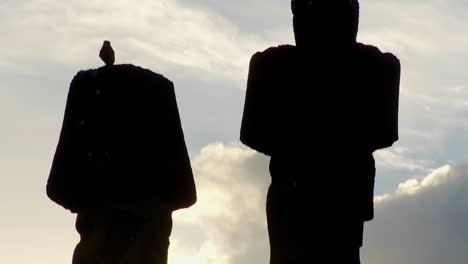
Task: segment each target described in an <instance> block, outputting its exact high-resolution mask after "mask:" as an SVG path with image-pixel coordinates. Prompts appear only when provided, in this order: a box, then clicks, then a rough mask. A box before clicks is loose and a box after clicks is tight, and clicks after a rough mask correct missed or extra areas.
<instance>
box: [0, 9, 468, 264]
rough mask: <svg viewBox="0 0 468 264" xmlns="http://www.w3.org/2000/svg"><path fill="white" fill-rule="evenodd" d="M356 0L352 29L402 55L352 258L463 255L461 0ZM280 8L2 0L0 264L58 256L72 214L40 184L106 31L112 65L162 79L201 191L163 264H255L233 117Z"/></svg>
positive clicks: (467, 211)
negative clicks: (370, 211) (72, 88)
mask: <svg viewBox="0 0 468 264" xmlns="http://www.w3.org/2000/svg"><path fill="white" fill-rule="evenodd" d="M360 3H361V17H360V33H359V36H358V41H360V42H363V43H366V44H372V45H375V46H377V47H379V48H380V49H381V50H382V51H385V52H392V53H394V54H395V55H396V56H398V57H399V59H400V60H401V64H402V79H401V97H400V140H399V141H398V142H397V143H396V144H395V145H394V146H393V147H391V148H389V149H385V150H381V151H378V152H376V153H375V154H374V156H375V158H376V161H377V178H376V189H375V201H376V205H375V209H376V217H375V219H374V220H373V221H372V222H369V223H366V227H365V235H364V239H365V241H364V247H363V248H362V263H363V264H387V263H412V264H423V263H424V264H440V263H446V264H463V263H467V262H468V253H466V252H468V251H467V250H468V231H467V230H468V229H467V228H465V223H468V192H467V191H466V189H467V188H468V154H467V152H466V151H465V149H466V147H465V146H467V145H468V133H467V132H468V122H466V117H465V116H467V114H468V90H467V89H466V84H467V82H468V77H467V75H466V74H465V71H466V69H467V68H468V51H467V49H465V47H468V35H467V34H466V32H468V19H467V18H466V12H467V9H468V3H467V2H466V1H462V0H424V1H422V0H379V1H371V0H361V1H360ZM291 19H292V17H291V14H290V10H289V1H287V0H268V1H267V0H255V1H254V0H237V1H222V2H221V1H215V0H141V1H138V2H135V1H129V0H113V1H103V0H101V1H98V0H88V1H78V0H69V1H53V0H2V1H1V2H0V25H1V26H2V38H1V40H0V43H1V44H0V47H1V52H0V124H1V129H0V182H1V184H0V209H1V211H2V214H1V217H0V234H2V235H1V236H0V263H11V264H30V263H34V264H63V263H70V259H71V255H72V252H73V249H74V246H75V245H76V243H77V242H78V239H79V237H78V235H77V233H76V231H75V230H74V221H75V215H73V214H71V213H69V212H68V211H66V210H64V209H63V208H61V207H60V206H58V205H56V204H54V203H53V202H51V201H50V200H49V199H48V198H47V196H46V194H45V184H46V181H47V177H48V173H49V170H50V165H51V161H52V158H53V154H54V151H55V147H56V144H57V141H58V135H59V133H60V128H61V123H62V119H63V111H64V108H65V100H66V96H67V93H68V86H69V84H70V81H71V79H72V78H73V76H74V75H75V74H76V73H77V72H78V71H80V70H83V69H89V68H97V67H100V66H101V65H102V62H101V61H100V60H99V58H98V52H99V49H100V47H101V44H102V41H103V40H104V39H108V40H110V41H111V42H112V46H113V48H114V50H115V51H116V62H117V63H132V64H135V65H139V66H142V67H144V68H148V69H151V70H153V71H155V72H158V73H161V74H163V75H164V76H166V77H167V78H169V79H171V80H172V81H173V82H174V84H175V89H176V96H177V101H178V105H179V110H180V115H181V119H182V124H183V128H184V133H185V138H186V141H187V146H188V149H189V151H190V156H191V160H192V167H193V171H194V175H195V181H196V184H197V189H198V196H199V200H198V202H197V204H196V205H194V206H193V207H191V208H190V209H187V210H181V211H177V212H175V213H174V228H173V233H172V236H171V246H170V251H169V254H170V256H169V263H170V264H185V263H187V264H201V263H208V264H210V263H216V264H238V263H243V264H257V263H260V264H261V263H268V254H269V248H268V236H267V230H266V217H265V196H266V190H267V188H268V184H269V181H270V178H269V174H268V170H267V168H268V161H269V160H268V157H266V156H263V155H261V154H258V153H256V152H255V151H253V150H250V149H248V148H246V147H244V146H242V144H241V143H240V142H239V128H240V120H241V115H242V109H243V101H244V96H245V85H246V77H247V73H248V64H249V60H250V57H251V56H252V54H254V53H255V52H257V51H262V50H265V49H266V48H268V47H270V46H277V45H280V44H286V43H289V44H293V43H294V42H293V41H294V38H293V33H292V25H291V24H292V23H291ZM329 188H330V192H333V189H332V188H331V187H329ZM337 195H339V194H337ZM343 199H346V197H343Z"/></svg>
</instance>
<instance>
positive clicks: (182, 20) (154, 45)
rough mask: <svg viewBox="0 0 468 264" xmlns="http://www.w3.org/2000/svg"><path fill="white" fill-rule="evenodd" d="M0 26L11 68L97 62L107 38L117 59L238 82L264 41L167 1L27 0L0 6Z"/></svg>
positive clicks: (212, 15)
mask: <svg viewBox="0 0 468 264" xmlns="http://www.w3.org/2000/svg"><path fill="white" fill-rule="evenodd" d="M18 17H20V18H21V19H18ZM0 23H1V24H2V25H3V31H2V35H3V38H2V39H4V40H8V41H3V42H2V47H3V50H4V51H6V52H5V53H3V54H2V55H0V60H1V61H9V65H10V66H11V67H14V65H15V64H16V63H19V62H20V61H22V60H28V61H30V62H31V63H35V62H36V61H41V60H46V61H48V62H49V63H54V64H59V65H62V64H63V65H100V64H101V62H100V61H99V59H98V57H97V53H98V50H99V48H100V45H101V44H102V41H103V40H104V39H109V40H111V42H112V43H113V46H114V49H115V50H116V56H117V62H120V63H125V62H134V63H141V64H143V65H148V66H152V67H153V68H155V69H157V68H160V67H161V64H162V65H163V67H168V66H167V65H172V64H175V65H179V66H183V67H189V68H194V69H198V70H201V71H206V72H207V73H209V74H216V75H221V76H223V77H224V78H228V79H230V80H239V79H241V78H242V79H243V78H244V76H245V75H246V72H245V65H246V64H248V61H249V59H250V56H251V55H252V54H253V53H254V52H255V51H256V50H257V49H258V48H263V47H266V46H267V43H266V41H265V40H262V39H261V38H259V37H257V36H256V35H253V34H246V33H243V32H241V31H240V30H239V29H238V28H237V27H236V26H235V25H234V24H232V23H231V22H230V21H228V20H227V19H225V18H224V17H222V16H220V15H218V14H216V13H208V12H206V11H205V10H200V9H196V8H188V7H186V6H185V5H181V4H180V3H179V2H178V1H169V0H159V1H150V0H143V1H139V2H138V3H137V4H135V3H134V2H132V1H126V0H119V1H96V0H92V1H86V2H83V1H76V0H73V1H67V2H60V3H59V2H56V1H51V0H32V1H28V2H20V3H10V4H9V5H7V6H6V7H5V8H3V9H2V10H0ZM18 32H21V34H20V35H18ZM25 66H26V65H25Z"/></svg>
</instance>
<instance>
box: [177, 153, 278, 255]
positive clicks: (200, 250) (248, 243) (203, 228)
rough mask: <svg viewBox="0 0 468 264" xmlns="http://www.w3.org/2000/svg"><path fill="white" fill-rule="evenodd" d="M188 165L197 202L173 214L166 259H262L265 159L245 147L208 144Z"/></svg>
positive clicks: (265, 247) (265, 244) (265, 248)
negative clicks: (195, 187)
mask: <svg viewBox="0 0 468 264" xmlns="http://www.w3.org/2000/svg"><path fill="white" fill-rule="evenodd" d="M192 167H193V171H194V175H195V176H196V183H197V190H198V201H197V204H196V205H195V206H193V207H192V208H190V209H187V210H181V211H179V212H176V213H175V215H174V219H175V221H174V233H173V235H172V241H173V242H174V243H173V245H172V246H171V254H170V263H171V264H178V263H184V260H186V261H188V262H185V263H194V264H198V263H200V264H201V263H219V264H236V263H246V264H247V263H252V264H253V263H263V262H265V261H266V260H265V259H267V257H268V256H267V254H268V238H267V230H266V216H265V203H266V202H265V199H266V190H267V187H268V182H269V181H270V176H269V174H268V160H267V158H266V157H265V156H262V155H259V154H257V153H256V152H255V151H252V150H249V149H246V148H244V147H238V146H233V145H230V146H226V145H223V144H212V145H209V146H207V147H205V148H204V149H202V150H201V152H200V153H199V154H198V155H197V156H195V157H194V159H193V161H192ZM187 232H188V233H189V234H190V236H191V238H187ZM195 241H198V242H197V243H195V244H193V243H194V242H195ZM189 259H190V261H189Z"/></svg>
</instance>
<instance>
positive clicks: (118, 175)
mask: <svg viewBox="0 0 468 264" xmlns="http://www.w3.org/2000/svg"><path fill="white" fill-rule="evenodd" d="M47 194H48V196H49V197H50V198H51V199H52V200H53V201H55V202H56V203H58V204H60V205H62V206H63V207H65V208H66V209H69V210H71V211H72V212H74V213H78V215H77V222H76V228H77V231H78V232H79V233H80V235H81V241H80V243H79V244H78V245H77V247H76V249H75V253H74V256H73V264H115V263H122V264H124V263H125V264H130V263H131V264H133V263H139V264H150V263H151V264H161V263H166V260H167V251H168V246H169V236H170V234H171V230H172V212H173V211H174V210H177V209H181V208H187V207H189V206H191V205H192V204H194V203H195V201H196V190H195V184H194V179H193V175H192V169H191V165H190V160H189V156H188V153H187V149H186V145H185V140H184V135H183V131H182V126H181V122H180V118H179V112H178V108H177V103H176V97H175V93H174V86H173V84H172V82H171V81H169V80H168V79H166V78H164V77H163V76H162V75H159V74H156V73H153V72H151V71H149V70H146V69H142V68H140V67H136V66H133V65H114V66H106V67H102V68H99V69H95V70H87V71H81V72H79V73H78V74H77V75H76V76H75V78H74V79H73V81H72V83H71V85H70V91H69V94H68V99H67V105H66V110H65V116H64V121H63V127H62V131H61V134H60V140H59V143H58V146H57V150H56V153H55V157H54V161H53V164H52V168H51V172H50V176H49V180H48V184H47Z"/></svg>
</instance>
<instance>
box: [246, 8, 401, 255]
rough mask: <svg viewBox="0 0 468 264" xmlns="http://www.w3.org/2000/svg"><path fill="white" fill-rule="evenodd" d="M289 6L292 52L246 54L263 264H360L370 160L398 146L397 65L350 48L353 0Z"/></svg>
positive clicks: (360, 47) (364, 48)
mask: <svg viewBox="0 0 468 264" xmlns="http://www.w3.org/2000/svg"><path fill="white" fill-rule="evenodd" d="M291 7H292V12H293V26H294V34H295V39H296V46H291V45H283V46H279V47H273V48H269V49H267V50H265V51H263V52H258V53H256V54H254V55H253V57H252V59H251V62H250V70H249V77H248V83H247V91H246V99H245V106H244V115H243V120H242V127H241V141H242V142H243V143H244V144H245V145H247V146H249V147H251V148H253V149H255V150H257V151H259V152H262V153H264V154H266V155H269V156H271V160H270V174H271V177H272V183H271V186H270V188H269V191H268V195H267V219H268V232H269V237H270V249H271V257H270V263H272V264H278V263H281V264H285V263H286V264H291V263H340V264H343V263H346V264H355V263H360V259H359V249H360V247H361V246H362V242H363V226H364V222H365V221H369V220H371V219H373V215H374V213H373V191H374V178H375V162H374V158H373V155H372V154H373V152H374V151H375V150H378V149H382V148H387V147H390V146H392V144H393V143H394V142H395V141H397V140H398V100H399V82H400V63H399V60H398V59H397V58H396V57H395V56H394V55H392V54H390V53H382V52H381V51H380V50H379V49H378V48H376V47H373V46H369V45H364V44H361V43H358V42H356V36H357V32H358V21H359V3H358V1H357V0H328V1H319V0H293V1H292V2H291Z"/></svg>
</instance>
